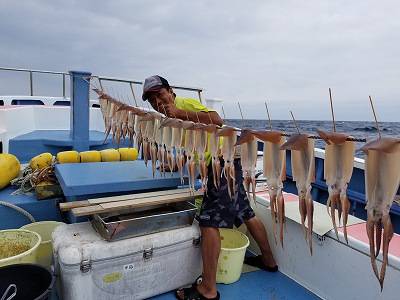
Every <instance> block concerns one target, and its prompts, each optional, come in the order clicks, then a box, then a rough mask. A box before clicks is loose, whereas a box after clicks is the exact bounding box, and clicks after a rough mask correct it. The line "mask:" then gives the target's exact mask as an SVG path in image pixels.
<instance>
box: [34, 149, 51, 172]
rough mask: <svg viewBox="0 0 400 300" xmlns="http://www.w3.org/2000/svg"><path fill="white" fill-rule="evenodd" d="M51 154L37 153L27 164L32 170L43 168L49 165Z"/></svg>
mask: <svg viewBox="0 0 400 300" xmlns="http://www.w3.org/2000/svg"><path fill="white" fill-rule="evenodd" d="M52 161H53V155H52V154H51V153H49V152H46V153H42V154H39V155H37V156H35V157H34V158H32V159H31V161H30V162H29V166H30V167H31V168H32V170H37V169H43V168H46V167H50V166H51V162H52Z"/></svg>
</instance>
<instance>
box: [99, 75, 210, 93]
mask: <svg viewBox="0 0 400 300" xmlns="http://www.w3.org/2000/svg"><path fill="white" fill-rule="evenodd" d="M92 77H95V78H98V79H100V80H105V81H112V82H123V83H133V84H143V81H137V80H130V79H121V78H115V77H106V76H97V75H93V76H92ZM171 87H172V88H174V89H179V90H186V91H192V92H202V91H203V89H202V88H197V87H188V86H181V85H171Z"/></svg>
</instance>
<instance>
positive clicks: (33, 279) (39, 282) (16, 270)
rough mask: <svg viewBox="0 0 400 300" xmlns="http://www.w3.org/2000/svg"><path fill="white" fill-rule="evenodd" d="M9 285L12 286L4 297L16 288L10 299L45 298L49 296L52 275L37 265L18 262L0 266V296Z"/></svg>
mask: <svg viewBox="0 0 400 300" xmlns="http://www.w3.org/2000/svg"><path fill="white" fill-rule="evenodd" d="M10 285H14V286H13V287H10V289H9V290H8V292H7V294H6V297H5V299H8V297H10V296H11V295H12V293H13V292H14V291H15V290H16V294H15V296H14V297H13V298H11V299H12V300H27V299H34V300H39V299H40V300H45V299H50V298H51V297H50V296H51V289H52V287H53V285H54V277H53V275H52V274H51V273H50V271H48V270H47V269H46V268H43V267H42V266H39V265H33V264H18V265H11V266H5V267H2V268H0V298H1V297H2V295H3V294H4V293H5V292H6V290H7V289H8V287H9V286H10ZM15 288H16V289H15Z"/></svg>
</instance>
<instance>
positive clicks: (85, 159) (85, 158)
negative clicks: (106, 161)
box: [79, 150, 101, 163]
mask: <svg viewBox="0 0 400 300" xmlns="http://www.w3.org/2000/svg"><path fill="white" fill-rule="evenodd" d="M79 154H80V156H81V163H89V162H100V161H101V154H100V152H99V151H95V150H93V151H84V152H80V153H79Z"/></svg>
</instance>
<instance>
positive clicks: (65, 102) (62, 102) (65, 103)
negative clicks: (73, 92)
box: [53, 100, 71, 106]
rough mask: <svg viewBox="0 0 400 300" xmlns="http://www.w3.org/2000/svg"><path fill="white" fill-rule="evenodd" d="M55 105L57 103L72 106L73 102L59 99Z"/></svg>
mask: <svg viewBox="0 0 400 300" xmlns="http://www.w3.org/2000/svg"><path fill="white" fill-rule="evenodd" d="M53 105H56V106H71V102H69V101H66V100H59V101H56V102H54V104H53Z"/></svg>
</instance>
